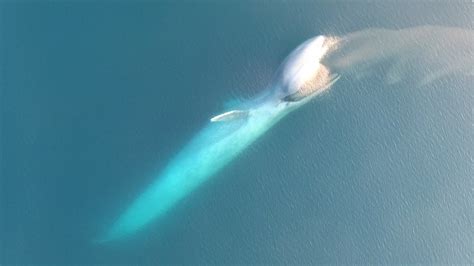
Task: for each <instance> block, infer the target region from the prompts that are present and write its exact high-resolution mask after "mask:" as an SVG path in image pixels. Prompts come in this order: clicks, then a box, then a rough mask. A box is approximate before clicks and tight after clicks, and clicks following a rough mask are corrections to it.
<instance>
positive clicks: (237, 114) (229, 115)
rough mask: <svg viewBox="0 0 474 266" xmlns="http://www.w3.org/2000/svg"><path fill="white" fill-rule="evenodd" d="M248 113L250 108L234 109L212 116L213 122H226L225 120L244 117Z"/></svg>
mask: <svg viewBox="0 0 474 266" xmlns="http://www.w3.org/2000/svg"><path fill="white" fill-rule="evenodd" d="M248 113H249V111H248V110H232V111H229V112H225V113H222V114H220V115H216V116H214V117H213V118H211V122H224V121H229V120H234V119H238V118H243V117H246V116H247V115H248Z"/></svg>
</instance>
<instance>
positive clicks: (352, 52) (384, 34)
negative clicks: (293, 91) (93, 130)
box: [322, 26, 474, 86]
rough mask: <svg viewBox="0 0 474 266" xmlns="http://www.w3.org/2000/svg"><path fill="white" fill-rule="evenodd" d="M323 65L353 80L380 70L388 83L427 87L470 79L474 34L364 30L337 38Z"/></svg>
mask: <svg viewBox="0 0 474 266" xmlns="http://www.w3.org/2000/svg"><path fill="white" fill-rule="evenodd" d="M337 39H338V41H337V45H336V46H334V49H333V50H332V51H330V52H329V53H327V54H326V57H325V58H324V59H323V61H322V62H323V63H324V64H325V65H326V66H327V67H329V68H330V69H331V70H332V71H335V72H338V73H341V74H346V75H350V76H353V77H356V78H360V77H364V76H368V75H370V74H371V73H372V71H373V70H374V69H376V68H379V67H383V69H384V70H385V72H384V73H385V76H384V78H385V80H386V82H387V83H390V84H392V83H397V82H400V81H402V80H403V81H407V80H408V81H410V82H412V81H413V83H414V84H416V85H417V86H423V85H426V84H428V83H430V82H432V81H434V80H436V79H439V78H442V77H444V76H446V75H473V73H474V72H473V65H474V48H473V46H474V45H473V43H474V31H472V30H469V29H461V28H448V27H438V26H421V27H414V28H407V29H401V30H388V29H367V30H363V31H358V32H353V33H350V34H347V35H345V36H342V37H339V38H337Z"/></svg>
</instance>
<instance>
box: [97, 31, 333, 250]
mask: <svg viewBox="0 0 474 266" xmlns="http://www.w3.org/2000/svg"><path fill="white" fill-rule="evenodd" d="M333 44H334V40H333V39H332V38H330V37H326V36H317V37H314V38H312V39H309V40H307V41H306V42H304V43H303V44H301V45H300V46H298V47H297V48H296V49H295V50H294V51H293V52H292V53H291V54H290V55H289V56H288V57H287V58H286V59H285V61H284V62H283V63H282V64H281V66H280V67H279V68H278V70H277V71H276V73H275V75H274V77H273V79H272V81H271V82H270V84H269V86H268V87H267V89H265V90H264V91H262V92H261V93H260V94H259V95H257V96H256V97H254V98H253V99H250V100H247V101H243V102H240V103H238V104H237V105H236V106H235V108H233V109H231V110H226V111H225V112H223V113H222V114H219V115H216V116H214V117H212V118H210V121H209V122H208V124H207V125H206V126H205V127H204V128H203V129H202V130H201V131H200V132H199V133H198V134H197V135H196V136H195V137H194V138H193V139H191V140H190V142H189V143H188V144H187V145H186V146H185V147H184V148H183V149H182V150H181V151H180V152H179V153H178V154H177V155H176V156H175V157H174V158H172V159H171V161H170V162H169V164H168V165H167V166H166V167H165V168H164V169H163V170H162V171H161V172H160V174H159V175H158V176H157V178H156V180H155V181H154V182H153V183H152V184H150V185H149V187H148V188H146V189H145V190H144V191H143V193H141V194H140V195H139V196H138V197H137V198H136V199H135V200H134V201H133V202H132V203H131V204H130V206H128V208H127V209H126V210H125V212H124V213H123V214H121V215H120V216H119V217H118V219H117V220H116V221H115V222H114V223H113V224H112V226H111V227H110V228H109V229H108V230H107V231H106V232H104V234H103V235H102V236H101V237H100V238H99V239H98V240H97V241H98V242H106V241H111V240H116V239H121V238H126V237H128V236H130V235H132V234H134V233H136V232H137V231H139V230H141V229H143V228H144V227H145V226H146V225H148V224H150V223H151V222H152V221H154V220H156V219H158V218H159V217H161V216H163V215H165V214H166V213H167V212H168V211H170V209H171V208H173V206H174V205H175V204H177V203H178V202H179V201H180V200H181V199H183V198H184V197H186V195H188V194H189V193H190V192H191V191H193V190H195V189H196V188H197V187H198V186H200V185H201V184H202V183H204V182H205V181H206V180H208V179H210V178H211V177H212V176H214V175H215V174H216V173H217V172H218V171H219V170H220V169H222V168H223V167H224V166H225V165H227V164H228V163H230V162H231V161H232V160H234V159H235V158H236V156H237V155H239V154H240V153H241V152H242V151H243V150H244V149H245V148H247V147H248V146H249V145H250V144H251V143H252V142H254V141H255V140H256V139H257V138H258V137H260V136H261V135H262V134H263V133H265V132H266V131H267V130H268V129H270V128H271V127H272V126H273V125H275V123H277V122H278V121H279V120H280V119H282V118H283V117H285V116H286V115H287V114H289V113H290V112H292V111H294V110H296V109H297V108H299V107H301V106H302V105H304V104H305V103H308V102H309V101H310V100H311V99H312V98H314V97H315V96H317V95H319V94H321V93H322V92H324V91H327V90H328V89H329V88H330V87H331V86H332V85H333V84H334V83H335V82H336V81H337V80H338V78H339V75H337V74H335V73H331V71H330V70H329V69H328V68H327V67H326V66H325V65H323V64H322V63H321V59H322V58H323V57H324V55H325V54H326V53H327V52H328V51H329V50H330V49H331V46H332V45H333Z"/></svg>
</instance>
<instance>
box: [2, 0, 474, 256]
mask: <svg viewBox="0 0 474 266" xmlns="http://www.w3.org/2000/svg"><path fill="white" fill-rule="evenodd" d="M471 6H472V5H470V4H449V5H447V4H446V5H445V4H433V3H427V4H410V5H408V4H406V5H404V4H399V3H398V4H397V3H392V4H361V3H352V4H345V3H335V4H330V3H316V2H315V3H254V2H242V3H227V4H218V3H213V2H206V3H192V2H185V3H165V2H162V3H139V4H129V3H125V2H120V3H97V2H89V3H74V2H72V3H54V2H50V3H45V4H40V3H27V2H25V3H19V4H15V3H13V2H10V3H2V4H0V8H1V9H0V12H1V14H0V23H1V24H0V27H1V32H0V33H1V35H0V39H1V42H0V51H1V54H0V58H1V60H0V62H1V63H0V69H1V71H2V72H1V74H0V75H1V76H0V87H1V115H2V116H1V118H2V119H1V131H0V132H1V151H2V153H1V157H0V158H1V161H0V162H1V183H0V185H1V187H0V189H1V194H0V204H1V205H0V207H1V209H0V217H1V219H0V263H2V264H4V263H6V264H10V263H61V264H63V263H88V264H89V263H128V264H129V263H162V264H165V263H183V264H190V263H217V264H221V263H224V262H234V263H245V264H248V263H272V264H273V263H292V264H315V263H370V262H372V263H397V262H405V263H417V262H425V263H430V262H440V263H467V262H472V261H473V250H472V247H470V245H469V244H470V243H471V242H472V239H473V231H472V217H473V213H472V204H473V202H472V176H473V173H472V150H473V147H474V143H473V138H472V107H471V105H472V102H473V93H472V89H473V87H472V84H473V82H472V76H465V75H460V74H459V73H458V72H456V71H453V72H449V74H448V75H443V76H442V77H440V78H437V79H436V80H434V81H432V82H431V83H428V84H424V83H423V84H421V85H420V84H419V83H418V82H416V81H417V78H418V77H420V76H421V75H423V77H425V76H426V72H423V71H421V70H420V71H421V72H420V73H418V72H416V71H415V72H414V73H413V72H411V73H409V75H408V74H406V73H405V74H406V75H400V76H401V77H406V76H409V78H407V79H403V78H402V79H401V80H399V81H398V82H388V81H387V79H386V76H387V75H386V73H387V72H388V73H390V67H387V65H385V64H380V65H378V64H377V65H371V68H370V69H371V71H370V74H368V75H363V76H360V77H359V76H357V74H355V73H353V72H357V71H354V70H353V69H352V71H351V73H349V72H348V73H346V75H343V77H342V78H341V79H340V80H339V81H338V82H337V83H336V85H335V86H334V87H333V88H332V89H331V91H330V92H329V93H327V94H325V95H323V96H322V97H320V98H318V99H315V100H314V102H312V103H309V104H307V105H305V106H304V107H302V108H301V109H300V110H297V111H295V112H294V113H292V114H290V115H289V116H288V117H286V118H285V119H283V120H282V121H281V122H280V123H278V124H277V125H275V127H274V128H273V129H272V130H270V131H269V132H267V133H266V134H265V136H264V137H262V138H260V139H259V140H257V141H256V142H255V143H253V144H252V145H251V146H250V147H249V148H248V149H247V150H245V151H244V152H243V153H242V154H241V156H239V157H238V158H237V159H236V160H235V161H233V162H232V163H230V164H229V165H228V166H227V167H225V168H224V169H223V170H222V171H220V172H219V173H218V174H216V176H215V177H214V178H213V179H212V180H210V181H209V182H207V183H206V184H205V185H203V186H202V187H200V188H199V189H197V190H196V191H194V192H193V193H191V194H190V195H189V196H188V197H186V198H185V199H184V200H183V201H182V202H180V203H179V204H178V205H177V206H176V207H175V208H174V209H173V211H171V212H170V213H169V214H168V215H167V216H166V217H165V218H164V219H161V220H159V221H156V222H155V223H154V224H152V225H150V226H149V227H147V228H146V229H144V230H143V231H142V232H140V233H138V234H137V235H136V236H135V237H134V238H133V239H129V240H127V241H118V242H115V243H110V244H108V245H97V244H94V243H93V242H92V241H91V240H92V239H94V238H95V237H96V236H97V235H98V234H100V232H103V231H104V230H106V229H107V228H108V227H109V226H110V224H111V223H112V222H113V220H114V219H115V218H116V217H117V216H118V215H119V214H120V213H121V212H122V211H123V210H124V208H125V207H126V206H128V204H130V202H131V201H132V200H133V199H135V198H136V196H137V195H139V194H140V193H141V192H142V191H143V189H144V188H145V187H146V186H147V185H149V184H150V183H151V182H153V181H154V178H155V175H154V173H156V172H157V171H159V170H160V169H162V168H163V167H165V166H166V164H167V162H168V161H169V159H170V158H172V157H173V156H174V155H175V154H177V152H178V151H179V150H180V149H181V148H182V147H183V145H184V144H185V143H186V142H187V141H188V140H189V139H190V138H191V137H192V136H193V135H194V134H195V133H196V132H198V131H199V129H200V128H202V127H203V126H204V125H205V124H206V123H207V121H208V119H209V118H210V117H212V116H213V115H215V114H218V113H219V112H221V111H222V109H223V105H224V103H225V102H227V101H228V100H229V99H233V98H238V97H250V96H251V95H254V94H256V93H258V92H259V91H261V90H262V89H263V88H265V86H266V85H267V84H268V82H269V81H270V79H271V77H272V74H273V72H274V71H275V70H276V68H277V67H278V65H279V63H280V62H281V61H282V60H283V59H284V57H285V56H286V55H287V54H288V53H289V52H290V51H291V50H292V49H293V48H295V47H296V46H297V45H298V44H300V43H301V42H303V41H304V40H306V39H308V38H310V37H313V36H315V35H319V34H329V35H337V36H346V34H349V33H351V32H356V31H360V30H364V29H367V28H376V27H381V28H388V29H401V28H407V27H414V26H420V25H437V26H448V27H458V28H464V29H468V28H470V27H471V24H470V23H471V22H470V21H471V16H472V15H471V14H472V7H471ZM403 36H406V35H402V37H403ZM443 36H445V35H443ZM435 37H438V36H437V35H435ZM443 39H447V38H443ZM423 40H424V41H420V43H421V47H423V46H426V48H427V50H428V48H430V47H432V46H434V45H435V44H437V43H439V42H437V41H436V38H435V39H434V40H431V39H423ZM414 42H416V41H414ZM374 47H378V48H377V49H383V48H380V46H374ZM387 47H390V46H387ZM375 49H376V48H374V50H375ZM450 49H454V48H450ZM448 50H449V47H448ZM405 51H406V50H405ZM409 51H412V50H409ZM417 51H425V49H421V50H417ZM471 51H472V50H471ZM405 54H406V53H405ZM408 54H409V53H408ZM449 54H450V53H449ZM471 54H472V53H471ZM402 55H403V54H398V55H397V57H399V58H404V57H403V56H402ZM415 55H416V56H419V57H417V58H421V59H420V60H417V61H416V62H411V61H409V64H408V66H415V67H413V68H410V67H403V68H401V69H415V70H419V69H422V67H421V64H422V63H425V61H423V58H426V57H423V55H422V54H421V55H420V52H418V53H416V54H411V57H410V58H413V56H415ZM441 55H443V53H441ZM468 55H469V53H468ZM468 58H469V57H468ZM447 62H448V63H449V60H448V61H447ZM430 64H431V62H430ZM426 69H427V70H428V71H427V72H430V71H432V70H433V67H431V65H427V68H426ZM356 70H357V69H356ZM402 73H403V72H402Z"/></svg>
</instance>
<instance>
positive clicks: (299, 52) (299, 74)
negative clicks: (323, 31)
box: [271, 35, 339, 102]
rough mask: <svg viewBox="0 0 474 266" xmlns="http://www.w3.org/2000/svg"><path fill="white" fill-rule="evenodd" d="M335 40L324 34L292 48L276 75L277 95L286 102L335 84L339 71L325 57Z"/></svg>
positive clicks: (304, 97) (313, 93)
mask: <svg viewBox="0 0 474 266" xmlns="http://www.w3.org/2000/svg"><path fill="white" fill-rule="evenodd" d="M334 43H335V41H334V40H333V39H332V38H328V37H326V36H322V35H321V36H317V37H314V38H311V39H309V40H307V41H305V42H304V43H302V44H301V45H300V46H298V47H297V48H296V49H295V50H294V51H293V52H291V54H290V55H288V57H286V59H285V60H284V61H283V63H282V64H281V65H280V67H279V68H278V70H277V71H276V73H275V76H274V77H273V81H272V83H271V84H272V87H273V89H274V93H275V94H276V95H275V96H276V97H277V98H279V99H281V100H282V101H283V102H300V101H302V100H304V99H306V100H308V99H309V98H311V97H313V96H316V95H318V94H320V93H322V92H324V91H325V90H327V89H328V88H329V87H331V85H332V84H333V83H334V82H336V81H337V79H338V78H339V75H337V74H334V73H331V72H330V70H329V69H328V68H327V67H326V66H325V65H323V64H322V63H321V59H322V58H323V57H324V56H325V55H326V53H327V52H328V51H329V49H330V48H331V46H332V45H333V44H334Z"/></svg>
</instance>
